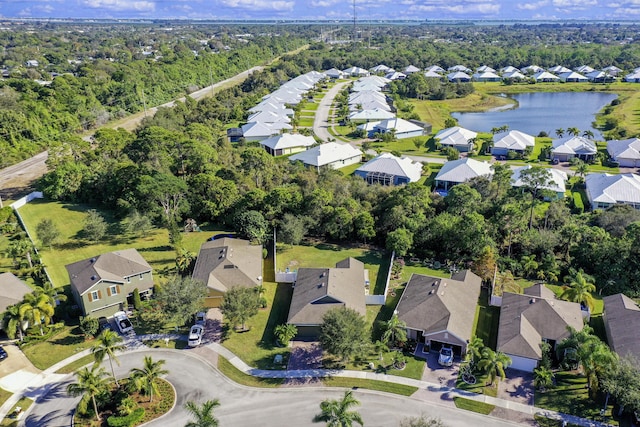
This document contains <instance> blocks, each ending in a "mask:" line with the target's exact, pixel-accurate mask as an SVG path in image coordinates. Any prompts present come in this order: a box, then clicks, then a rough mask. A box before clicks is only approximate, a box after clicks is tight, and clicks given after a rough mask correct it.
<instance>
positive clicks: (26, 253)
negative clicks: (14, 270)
mask: <svg viewBox="0 0 640 427" xmlns="http://www.w3.org/2000/svg"><path fill="white" fill-rule="evenodd" d="M31 251H33V245H32V244H31V242H30V241H29V240H27V239H22V238H21V239H18V240H14V241H12V242H11V243H9V246H8V247H7V250H6V255H7V256H8V257H9V258H11V259H12V260H13V263H14V265H16V266H20V265H21V261H20V260H19V258H21V257H25V258H26V260H27V263H28V264H29V268H33V262H32V261H31Z"/></svg>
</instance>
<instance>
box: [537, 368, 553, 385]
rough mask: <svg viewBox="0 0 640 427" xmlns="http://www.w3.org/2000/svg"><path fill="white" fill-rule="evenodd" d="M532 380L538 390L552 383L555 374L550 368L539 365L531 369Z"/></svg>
mask: <svg viewBox="0 0 640 427" xmlns="http://www.w3.org/2000/svg"><path fill="white" fill-rule="evenodd" d="M533 375H534V379H533V382H534V384H535V386H536V387H537V388H538V389H539V390H545V389H548V388H550V387H551V386H552V385H553V377H554V376H555V375H554V374H553V372H551V369H549V368H546V367H544V366H540V367H539V368H536V369H534V370H533Z"/></svg>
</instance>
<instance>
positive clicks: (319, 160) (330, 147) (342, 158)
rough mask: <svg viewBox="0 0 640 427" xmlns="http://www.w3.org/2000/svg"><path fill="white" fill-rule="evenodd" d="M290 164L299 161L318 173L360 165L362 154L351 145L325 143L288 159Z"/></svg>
mask: <svg viewBox="0 0 640 427" xmlns="http://www.w3.org/2000/svg"><path fill="white" fill-rule="evenodd" d="M289 160H290V161H292V162H295V161H298V160H299V161H301V162H302V163H304V164H305V165H307V166H313V167H315V168H316V169H317V170H318V171H319V170H320V169H321V168H328V169H339V168H343V167H345V166H349V165H353V164H356V163H360V162H361V161H362V152H361V151H360V150H358V149H357V148H355V147H354V146H352V145H351V144H341V143H337V142H327V143H325V144H320V145H318V146H317V147H313V148H310V149H308V150H306V151H302V152H300V153H297V154H294V155H293V156H291V157H289Z"/></svg>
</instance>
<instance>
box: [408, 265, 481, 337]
mask: <svg viewBox="0 0 640 427" xmlns="http://www.w3.org/2000/svg"><path fill="white" fill-rule="evenodd" d="M481 284H482V279H481V278H480V277H478V276H476V275H475V274H473V273H472V272H471V271H468V270H466V271H462V272H459V273H457V274H456V275H454V276H452V278H451V279H443V278H439V277H431V276H424V275H422V274H413V275H412V276H411V279H410V280H409V282H408V283H407V286H406V287H405V289H404V292H403V293H402V297H400V301H399V302H398V307H397V308H396V310H397V312H398V318H399V319H400V320H402V321H404V322H405V323H406V324H407V327H408V328H411V329H415V330H419V331H423V334H424V335H429V334H434V333H438V332H443V331H446V332H448V333H449V334H451V335H454V336H456V337H458V338H459V339H460V340H462V341H466V340H468V339H470V338H471V331H472V329H473V320H474V316H475V312H476V305H477V303H478V297H479V296H480V286H481Z"/></svg>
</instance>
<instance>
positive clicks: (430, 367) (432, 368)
mask: <svg viewBox="0 0 640 427" xmlns="http://www.w3.org/2000/svg"><path fill="white" fill-rule="evenodd" d="M422 354H423V355H425V353H422ZM426 361H427V363H426V365H425V367H424V371H423V372H422V378H421V379H422V381H429V382H432V383H435V384H440V385H441V386H443V387H455V386H456V380H457V379H458V371H459V370H460V362H458V361H454V362H453V365H452V366H448V367H447V366H440V365H439V364H438V353H434V352H430V353H428V354H426Z"/></svg>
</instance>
